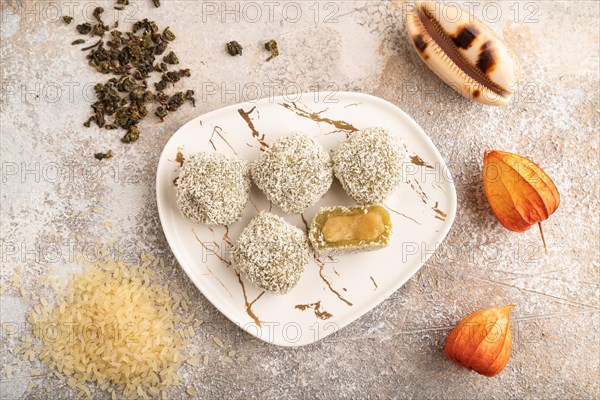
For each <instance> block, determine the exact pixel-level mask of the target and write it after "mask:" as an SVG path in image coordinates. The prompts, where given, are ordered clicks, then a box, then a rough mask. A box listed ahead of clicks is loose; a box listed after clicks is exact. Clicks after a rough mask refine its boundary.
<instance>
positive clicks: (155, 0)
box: [152, 0, 160, 8]
mask: <svg viewBox="0 0 600 400" xmlns="http://www.w3.org/2000/svg"><path fill="white" fill-rule="evenodd" d="M152 3H154V7H156V8H158V7H160V0H152Z"/></svg>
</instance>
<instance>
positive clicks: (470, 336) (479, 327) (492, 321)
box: [445, 304, 514, 377]
mask: <svg viewBox="0 0 600 400" xmlns="http://www.w3.org/2000/svg"><path fill="white" fill-rule="evenodd" d="M513 307H514V305H512V304H511V305H508V306H504V307H494V308H488V309H486V310H480V311H475V312H474V313H471V314H469V315H467V316H466V317H465V318H464V319H463V320H462V321H460V322H459V323H458V325H457V326H456V327H455V328H454V329H453V330H452V332H450V336H448V341H447V342H446V348H445V353H446V356H448V358H449V359H450V360H452V361H454V362H456V363H458V364H460V365H462V366H463V367H466V368H469V369H472V370H474V371H475V372H477V373H479V374H481V375H484V376H487V377H492V376H496V375H498V374H499V373H500V372H501V371H502V370H503V369H504V367H506V364H507V363H508V360H509V358H510V351H511V349H512V330H511V327H510V315H509V314H510V310H512V308H513Z"/></svg>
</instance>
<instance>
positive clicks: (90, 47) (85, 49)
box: [79, 39, 102, 51]
mask: <svg viewBox="0 0 600 400" xmlns="http://www.w3.org/2000/svg"><path fill="white" fill-rule="evenodd" d="M79 40H81V39H79ZM83 42H84V41H82V42H81V43H83ZM101 44H102V39H100V40H98V41H97V42H96V43H94V44H92V45H91V46H88V47H84V48H82V49H81V51H88V50H91V49H93V48H94V47H97V46H100V45H101Z"/></svg>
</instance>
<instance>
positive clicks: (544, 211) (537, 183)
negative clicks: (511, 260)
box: [483, 150, 560, 249]
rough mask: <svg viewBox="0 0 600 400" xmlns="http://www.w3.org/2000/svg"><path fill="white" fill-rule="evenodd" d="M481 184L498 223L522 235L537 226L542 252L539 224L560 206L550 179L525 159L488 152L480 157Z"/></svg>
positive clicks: (514, 155)
mask: <svg viewBox="0 0 600 400" xmlns="http://www.w3.org/2000/svg"><path fill="white" fill-rule="evenodd" d="M483 185H484V189H485V195H486V196H487V199H488V203H490V207H491V208H492V211H493V212H494V214H496V217H497V218H498V220H499V221H500V223H501V224H502V225H504V226H505V227H506V228H507V229H510V230H511V231H514V232H523V231H526V230H528V229H529V228H531V227H532V226H533V225H534V224H538V226H539V227H540V233H541V235H542V241H543V243H544V249H546V240H545V239H544V232H543V231H542V221H545V220H546V219H548V217H550V215H552V214H553V213H554V211H556V209H557V208H558V206H559V204H560V195H559V193H558V190H557V189H556V186H555V185H554V182H552V179H550V177H549V176H548V175H547V174H546V173H545V172H544V171H543V170H542V169H541V168H540V167H538V166H537V165H536V164H535V163H533V162H532V161H530V160H528V159H527V158H525V157H521V156H519V155H516V154H512V153H507V152H504V151H498V150H491V151H486V152H485V155H484V157H483Z"/></svg>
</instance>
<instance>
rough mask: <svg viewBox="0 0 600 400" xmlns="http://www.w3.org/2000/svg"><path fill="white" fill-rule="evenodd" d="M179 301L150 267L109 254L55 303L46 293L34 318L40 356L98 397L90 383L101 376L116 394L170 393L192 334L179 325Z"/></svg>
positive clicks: (104, 386) (30, 318)
mask: <svg viewBox="0 0 600 400" xmlns="http://www.w3.org/2000/svg"><path fill="white" fill-rule="evenodd" d="M173 307H174V305H173V298H172V296H171V294H170V293H169V291H168V289H167V288H165V287H163V286H161V285H159V284H158V283H157V275H156V274H154V273H153V272H152V271H151V270H149V269H147V268H143V267H137V266H133V265H129V264H125V263H124V262H122V261H115V260H104V261H102V262H95V263H88V265H86V266H85V268H84V271H83V272H82V273H79V274H76V275H75V276H74V277H73V279H72V280H71V281H70V282H69V284H68V285H67V287H66V288H64V289H61V290H60V291H59V292H57V295H56V305H55V306H51V305H50V304H49V303H48V302H47V301H45V300H44V299H41V302H40V304H37V305H35V306H33V308H32V311H31V313H30V314H29V315H28V317H27V318H28V321H29V322H30V323H31V324H32V326H33V331H34V336H35V337H37V338H38V339H41V341H42V343H43V344H42V346H41V351H40V352H39V354H38V356H39V358H40V360H41V361H42V362H45V363H46V364H48V365H49V366H50V367H51V368H54V369H56V370H57V371H58V372H59V373H61V374H64V376H65V378H66V380H67V384H68V385H69V386H71V387H74V388H79V389H80V394H81V395H87V396H88V397H91V393H90V389H89V388H88V387H87V386H86V385H85V384H86V383H88V382H96V383H97V385H98V387H100V388H101V389H102V390H109V391H111V392H112V397H113V398H117V397H118V398H121V397H125V398H151V397H159V396H161V397H163V398H166V389H167V388H168V387H170V386H172V385H177V384H180V382H181V377H180V376H179V374H178V372H177V371H178V369H179V366H180V365H181V363H182V358H183V357H182V355H181V352H180V350H181V348H182V346H183V345H184V338H183V336H185V335H181V332H180V331H176V330H175V324H176V321H177V320H178V319H179V318H177V317H176V316H175V314H174V311H173ZM190 329H193V328H191V327H190ZM188 333H190V332H188ZM191 333H193V332H191ZM115 387H116V388H118V389H119V390H118V391H122V395H121V394H119V393H117V391H115V390H114V389H115Z"/></svg>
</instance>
